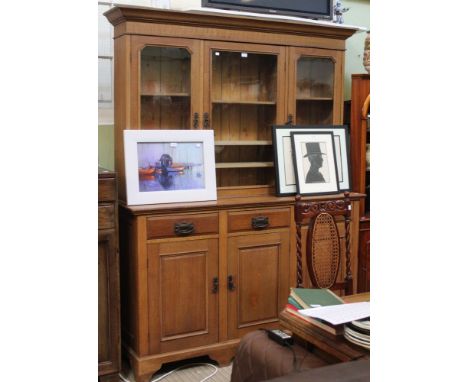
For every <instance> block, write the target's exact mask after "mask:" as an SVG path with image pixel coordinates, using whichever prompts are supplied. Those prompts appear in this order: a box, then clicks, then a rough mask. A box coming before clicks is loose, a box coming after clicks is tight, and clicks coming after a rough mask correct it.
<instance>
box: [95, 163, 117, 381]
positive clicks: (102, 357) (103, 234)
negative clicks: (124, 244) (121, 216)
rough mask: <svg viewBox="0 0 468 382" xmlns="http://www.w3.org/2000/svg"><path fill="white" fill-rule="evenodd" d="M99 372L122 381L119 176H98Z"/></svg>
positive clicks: (104, 173)
mask: <svg viewBox="0 0 468 382" xmlns="http://www.w3.org/2000/svg"><path fill="white" fill-rule="evenodd" d="M98 201H99V204H98V228H99V231H98V301H99V308H98V362H99V366H98V370H99V381H108V382H110V381H115V382H118V381H119V371H120V296H119V291H120V288H119V252H118V246H117V243H118V234H117V232H118V230H117V181H116V176H115V173H113V172H109V171H107V170H104V169H99V175H98Z"/></svg>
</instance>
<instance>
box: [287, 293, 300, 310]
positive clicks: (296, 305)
mask: <svg viewBox="0 0 468 382" xmlns="http://www.w3.org/2000/svg"><path fill="white" fill-rule="evenodd" d="M288 303H289V304H291V305H293V306H295V307H296V308H297V309H303V307H302V306H301V305H300V304H299V303H298V302H297V301H296V300H295V299H294V298H293V297H292V296H289V297H288Z"/></svg>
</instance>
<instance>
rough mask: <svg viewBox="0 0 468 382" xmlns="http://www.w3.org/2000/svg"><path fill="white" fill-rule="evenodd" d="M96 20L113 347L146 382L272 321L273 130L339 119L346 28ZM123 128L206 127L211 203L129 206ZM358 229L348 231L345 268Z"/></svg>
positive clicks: (288, 207) (284, 293) (198, 17)
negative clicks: (102, 71) (106, 102)
mask: <svg viewBox="0 0 468 382" xmlns="http://www.w3.org/2000/svg"><path fill="white" fill-rule="evenodd" d="M105 15H106V17H107V18H108V20H109V21H110V22H111V23H112V25H113V26H114V59H115V67H114V69H115V71H114V73H115V81H114V83H115V116H114V120H115V134H114V136H115V158H116V170H117V171H118V172H119V198H120V199H121V207H120V213H119V217H120V251H121V278H122V282H121V288H122V290H121V297H122V342H123V347H124V354H125V356H126V357H127V358H128V359H129V361H130V363H131V365H132V368H133V370H134V373H135V376H136V378H137V381H138V382H148V380H149V379H150V377H151V375H152V374H153V373H155V372H156V371H157V370H158V369H159V368H160V367H161V365H162V364H163V363H167V362H171V361H176V360H180V359H185V358H192V357H196V356H201V355H208V356H209V357H211V358H212V359H213V360H216V361H217V362H219V363H220V364H225V363H228V362H229V361H230V360H231V359H232V357H233V355H234V353H235V350H236V347H237V345H238V343H239V339H240V338H241V337H242V336H243V335H244V334H246V333H248V332H249V331H252V330H255V329H259V328H274V327H278V326H279V325H278V315H279V313H280V312H281V310H282V309H283V308H284V305H285V304H286V301H287V297H288V295H289V288H290V287H292V286H294V284H295V280H296V259H295V253H296V250H295V232H294V230H295V225H294V216H293V211H294V210H293V205H294V196H293V195H291V196H282V197H277V196H275V174H276V170H275V167H274V160H273V158H274V147H273V143H272V134H271V126H272V125H283V124H285V123H290V124H295V125H302V126H304V125H339V124H341V123H342V119H343V115H342V114H343V110H342V109H343V75H344V52H345V44H346V39H347V38H348V37H350V36H351V35H353V34H354V33H355V32H356V28H353V27H348V26H343V25H335V24H332V23H330V24H328V25H324V24H319V23H314V22H313V21H307V20H304V21H298V20H296V21H285V20H273V19H271V18H268V17H267V16H262V15H258V16H256V17H253V16H242V15H240V14H236V15H230V14H219V13H215V12H207V11H191V12H180V11H175V10H163V9H154V8H142V7H131V6H123V5H122V6H116V7H113V8H112V9H110V10H109V11H108V12H106V14H105ZM127 129H132V130H139V129H142V130H143V129H144V130H148V129H151V130H158V129H165V130H171V129H173V130H184V129H185V130H213V135H214V145H215V167H216V186H217V200H216V201H207V202H192V203H168V204H157V200H155V204H152V205H146V206H128V205H127V204H126V200H127V199H126V184H125V156H124V150H123V146H124V145H123V135H124V134H123V132H124V130H127ZM168 150H169V149H168ZM162 154H167V153H165V152H164V153H161V152H158V153H150V155H148V158H146V157H145V159H146V160H145V161H143V160H142V161H141V163H139V164H138V166H139V169H140V170H141V172H140V173H141V174H147V172H151V170H152V169H156V168H159V167H160V166H161V163H162V162H161V161H162V159H161V158H162ZM170 155H171V159H170V160H172V161H173V163H190V160H187V158H183V156H182V154H179V153H177V152H176V150H174V151H171V152H170ZM158 166H159V167H158ZM189 173H190V171H187V173H185V172H184V171H182V172H180V173H179V174H174V175H173V176H175V177H177V179H178V180H180V179H182V178H183V177H188V176H189V175H188V174H189ZM120 174H122V175H121V176H120ZM145 176H146V175H145ZM145 176H143V175H142V176H141V177H140V182H142V183H141V184H144V185H145V186H148V187H159V186H158V183H157V182H158V180H159V183H160V184H161V185H162V186H164V184H163V183H162V182H161V180H162V176H160V175H158V173H157V172H156V171H155V173H154V174H151V175H149V177H148V179H146V178H145ZM145 182H147V183H145ZM340 197H343V195H342V194H337V195H331V196H330V195H329V196H319V197H316V199H321V200H326V199H330V198H331V199H336V198H340ZM360 197H361V196H360V195H359V194H353V195H352V198H353V208H355V211H356V212H354V210H353V219H355V220H354V221H358V220H356V219H357V218H358V216H357V215H356V216H354V215H355V213H356V214H357V213H358V203H359V199H360ZM354 221H353V222H352V224H354ZM358 234H359V231H358V225H352V232H351V235H352V248H351V256H352V269H353V274H354V275H356V274H357V257H356V253H357V244H358V241H357V237H358ZM343 256H344V254H343ZM340 277H343V275H340ZM354 281H355V282H356V280H354ZM354 289H355V290H356V285H355V286H354Z"/></svg>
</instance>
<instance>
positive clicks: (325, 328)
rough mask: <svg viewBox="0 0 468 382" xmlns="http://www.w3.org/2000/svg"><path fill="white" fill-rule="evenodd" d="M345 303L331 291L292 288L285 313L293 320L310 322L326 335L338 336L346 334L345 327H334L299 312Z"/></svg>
mask: <svg viewBox="0 0 468 382" xmlns="http://www.w3.org/2000/svg"><path fill="white" fill-rule="evenodd" d="M343 303H344V301H343V300H342V299H341V298H340V297H339V296H337V295H336V294H335V293H333V292H332V291H331V290H329V289H307V288H291V292H290V294H289V297H288V303H287V304H286V307H285V309H284V311H285V312H286V313H287V314H289V316H290V317H291V318H293V319H298V320H301V321H304V322H308V323H310V324H311V325H312V326H313V327H314V328H316V329H319V330H320V331H322V332H323V333H324V334H328V335H332V336H337V335H340V334H343V333H344V329H343V325H332V324H330V323H328V322H326V321H323V320H320V319H318V318H313V317H309V316H305V315H303V314H301V313H300V312H299V310H301V309H309V308H314V307H319V306H330V305H339V304H343Z"/></svg>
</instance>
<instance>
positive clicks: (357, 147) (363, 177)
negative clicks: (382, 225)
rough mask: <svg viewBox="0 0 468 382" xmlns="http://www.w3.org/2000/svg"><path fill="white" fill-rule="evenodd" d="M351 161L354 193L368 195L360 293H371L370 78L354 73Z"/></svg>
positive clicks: (363, 207)
mask: <svg viewBox="0 0 468 382" xmlns="http://www.w3.org/2000/svg"><path fill="white" fill-rule="evenodd" d="M351 86H352V89H351V159H352V174H353V190H354V191H356V192H360V193H363V194H366V197H365V199H363V201H362V202H361V204H360V207H359V215H360V228H359V232H360V234H359V254H358V258H359V271H358V289H357V290H358V292H368V291H369V290H370V75H369V74H353V75H352V84H351Z"/></svg>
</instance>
